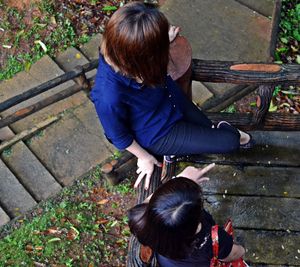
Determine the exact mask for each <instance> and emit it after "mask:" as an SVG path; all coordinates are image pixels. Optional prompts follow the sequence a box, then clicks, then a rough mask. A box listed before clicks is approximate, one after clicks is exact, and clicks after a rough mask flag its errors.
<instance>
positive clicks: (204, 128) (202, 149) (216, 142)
mask: <svg viewBox="0 0 300 267" xmlns="http://www.w3.org/2000/svg"><path fill="white" fill-rule="evenodd" d="M181 108H182V110H183V115H184V117H183V119H182V120H181V121H179V122H177V124H176V125H174V127H173V128H172V129H171V131H170V132H169V133H168V134H167V135H166V136H164V137H162V138H161V139H159V140H158V141H157V142H156V143H154V144H153V145H151V146H150V147H149V148H148V150H149V151H150V152H151V153H153V154H156V155H178V156H180V155H191V154H202V153H214V154H215V153H229V152H233V151H235V150H237V149H238V148H239V146H240V134H239V132H238V130H237V129H235V128H234V127H232V126H230V125H228V124H225V123H223V124H221V127H220V128H218V129H217V128H212V122H211V121H210V120H209V119H208V118H207V117H206V116H205V115H204V113H203V112H202V111H200V110H199V109H198V108H197V107H196V106H195V105H194V104H193V103H192V102H191V101H189V100H188V99H186V101H185V105H184V107H181Z"/></svg>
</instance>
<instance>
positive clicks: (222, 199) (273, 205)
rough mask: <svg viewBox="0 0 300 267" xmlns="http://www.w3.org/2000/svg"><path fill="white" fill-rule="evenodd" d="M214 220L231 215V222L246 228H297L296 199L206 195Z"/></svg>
mask: <svg viewBox="0 0 300 267" xmlns="http://www.w3.org/2000/svg"><path fill="white" fill-rule="evenodd" d="M206 201H207V202H208V203H209V204H208V205H207V209H208V210H209V211H210V213H211V214H212V215H213V217H214V218H215V220H216V221H217V222H218V223H219V222H225V220H226V218H232V220H233V221H234V226H235V227H239V228H247V229H264V230H282V231H286V230H287V229H289V230H290V231H299V229H300V220H299V218H300V209H299V206H300V199H295V198H273V197H236V196H228V195H227V196H226V194H224V195H223V196H222V195H212V196H206Z"/></svg>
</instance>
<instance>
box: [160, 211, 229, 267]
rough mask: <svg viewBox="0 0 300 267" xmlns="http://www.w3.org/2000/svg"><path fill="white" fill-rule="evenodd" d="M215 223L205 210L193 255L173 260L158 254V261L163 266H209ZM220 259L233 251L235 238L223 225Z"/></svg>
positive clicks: (219, 234) (221, 229) (220, 237)
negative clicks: (212, 230) (212, 228)
mask: <svg viewBox="0 0 300 267" xmlns="http://www.w3.org/2000/svg"><path fill="white" fill-rule="evenodd" d="M213 225H215V221H214V219H213V218H212V216H211V215H210V214H209V213H208V212H206V211H205V210H203V218H202V228H201V230H200V232H199V233H198V234H197V235H196V244H195V246H194V248H193V249H191V250H192V251H191V255H190V256H189V257H187V258H185V259H182V260H172V259H170V258H167V257H164V256H162V255H159V254H157V253H156V255H157V259H158V262H159V264H160V266H162V267H209V266H210V260H211V259H212V257H213V248H212V239H211V227H212V226H213ZM218 237H219V255H218V258H219V259H225V258H226V257H227V256H228V255H229V254H230V252H231V250H232V246H233V239H232V236H230V235H229V234H228V233H227V232H225V230H224V229H223V228H222V227H219V231H218Z"/></svg>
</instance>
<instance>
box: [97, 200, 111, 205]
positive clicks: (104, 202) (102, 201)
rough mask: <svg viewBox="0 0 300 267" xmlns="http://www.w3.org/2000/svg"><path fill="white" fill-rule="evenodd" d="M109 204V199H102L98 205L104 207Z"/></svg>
mask: <svg viewBox="0 0 300 267" xmlns="http://www.w3.org/2000/svg"><path fill="white" fill-rule="evenodd" d="M107 202H108V199H102V200H100V201H98V202H97V204H98V205H104V204H106V203H107Z"/></svg>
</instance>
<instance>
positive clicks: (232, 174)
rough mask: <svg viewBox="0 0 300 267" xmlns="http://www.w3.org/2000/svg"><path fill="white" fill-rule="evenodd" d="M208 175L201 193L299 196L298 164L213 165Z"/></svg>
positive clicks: (299, 174)
mask: <svg viewBox="0 0 300 267" xmlns="http://www.w3.org/2000/svg"><path fill="white" fill-rule="evenodd" d="M208 176H209V177H210V180H209V181H208V182H206V183H204V184H203V192H204V193H205V194H220V195H223V194H227V195H236V196H241V195H242V196H253V195H256V196H261V197H263V196H269V197H292V198H300V179H299V177H300V168H278V167H272V168H266V167H257V166H251V167H245V168H236V167H234V166H224V165H217V166H216V167H215V168H214V169H213V170H211V171H210V172H209V174H208Z"/></svg>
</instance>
